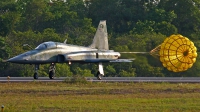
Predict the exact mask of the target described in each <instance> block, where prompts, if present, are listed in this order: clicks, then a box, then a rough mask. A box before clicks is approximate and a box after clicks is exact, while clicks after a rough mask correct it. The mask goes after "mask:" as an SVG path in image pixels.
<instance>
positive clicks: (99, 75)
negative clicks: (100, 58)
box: [97, 72, 103, 80]
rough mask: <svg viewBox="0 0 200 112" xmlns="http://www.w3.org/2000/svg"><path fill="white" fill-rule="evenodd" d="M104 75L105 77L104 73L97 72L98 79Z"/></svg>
mask: <svg viewBox="0 0 200 112" xmlns="http://www.w3.org/2000/svg"><path fill="white" fill-rule="evenodd" d="M102 77H103V74H100V73H99V72H98V73H97V79H98V80H101V79H102Z"/></svg>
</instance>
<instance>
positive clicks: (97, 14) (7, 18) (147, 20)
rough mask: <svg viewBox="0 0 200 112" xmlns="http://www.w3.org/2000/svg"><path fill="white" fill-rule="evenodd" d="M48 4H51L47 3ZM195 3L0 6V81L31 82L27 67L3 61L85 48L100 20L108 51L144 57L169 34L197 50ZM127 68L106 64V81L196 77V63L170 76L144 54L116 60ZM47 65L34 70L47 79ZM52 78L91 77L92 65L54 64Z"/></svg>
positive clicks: (93, 1) (133, 0) (13, 1)
mask: <svg viewBox="0 0 200 112" xmlns="http://www.w3.org/2000/svg"><path fill="white" fill-rule="evenodd" d="M52 1H53V0H52ZM199 9H200V0H178V1H176V0H84V1H82V0H67V1H66V2H63V1H62V0H54V1H53V2H49V0H1V2H0V48H1V49H0V59H1V61H2V62H1V63H0V76H8V75H9V76H32V74H33V71H34V66H33V65H19V64H12V63H5V62H3V60H5V59H8V58H10V57H13V56H15V55H18V54H20V53H23V52H25V51H28V50H31V49H30V48H28V47H24V46H23V44H29V45H31V46H32V47H36V46H37V45H38V44H40V43H42V42H45V41H58V42H63V41H64V40H65V39H68V41H67V43H69V44H76V45H83V46H88V45H90V44H91V42H92V40H93V37H94V34H95V32H96V28H97V26H98V23H99V21H100V20H106V21H107V29H108V41H109V48H110V49H113V50H115V51H119V52H120V51H127V52H128V51H141V52H149V51H150V50H152V49H153V48H155V47H156V46H158V45H159V44H161V43H162V42H163V41H164V39H165V38H166V37H168V36H170V35H172V34H182V35H183V36H186V37H188V38H189V39H190V40H192V41H193V42H194V44H195V46H196V47H197V49H198V52H199V48H200V10H199ZM122 58H135V59H136V60H134V61H133V62H132V63H112V64H111V63H106V64H104V70H105V75H106V76H120V77H123V76H130V77H140V76H141V77H142V76H149V77H158V76H159V77H168V76H170V77H178V76H184V77H186V76H187V77H189V76H200V74H199V72H198V71H199V70H200V62H199V61H198V60H199V57H197V61H196V63H195V64H194V65H193V67H192V68H190V69H189V70H188V71H185V72H179V73H173V72H170V71H168V70H167V69H166V68H164V67H163V66H162V64H161V62H160V61H159V59H157V58H154V57H152V56H150V55H144V54H122ZM48 66H49V65H42V66H41V67H40V71H39V72H40V74H41V75H42V76H48V74H47V73H46V71H47V70H48ZM56 70H57V71H56V75H57V76H72V75H82V76H94V75H93V74H95V73H96V72H97V65H96V64H83V65H82V64H73V63H72V65H70V66H69V65H67V64H57V65H56Z"/></svg>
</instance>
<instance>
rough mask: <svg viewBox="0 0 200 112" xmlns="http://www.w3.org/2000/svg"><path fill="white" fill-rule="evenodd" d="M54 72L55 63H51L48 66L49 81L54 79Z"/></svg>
mask: <svg viewBox="0 0 200 112" xmlns="http://www.w3.org/2000/svg"><path fill="white" fill-rule="evenodd" d="M55 72H56V67H55V63H51V65H50V66H49V79H54V77H55Z"/></svg>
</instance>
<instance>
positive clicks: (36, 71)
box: [33, 65, 39, 79]
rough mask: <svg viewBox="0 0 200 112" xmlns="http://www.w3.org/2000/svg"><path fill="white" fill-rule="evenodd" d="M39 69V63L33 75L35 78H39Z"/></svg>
mask: <svg viewBox="0 0 200 112" xmlns="http://www.w3.org/2000/svg"><path fill="white" fill-rule="evenodd" d="M38 70H39V65H35V73H34V75H33V78H34V79H38Z"/></svg>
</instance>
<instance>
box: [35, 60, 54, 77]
mask: <svg viewBox="0 0 200 112" xmlns="http://www.w3.org/2000/svg"><path fill="white" fill-rule="evenodd" d="M38 70H39V64H35V73H34V75H33V78H34V79H38ZM55 71H56V67H55V63H51V64H50V66H49V78H50V79H54V77H55Z"/></svg>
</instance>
